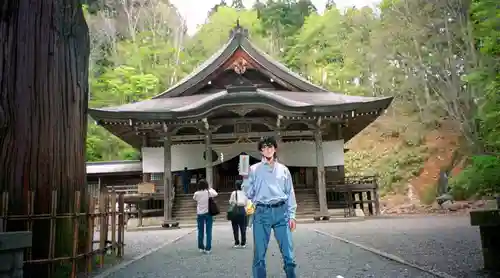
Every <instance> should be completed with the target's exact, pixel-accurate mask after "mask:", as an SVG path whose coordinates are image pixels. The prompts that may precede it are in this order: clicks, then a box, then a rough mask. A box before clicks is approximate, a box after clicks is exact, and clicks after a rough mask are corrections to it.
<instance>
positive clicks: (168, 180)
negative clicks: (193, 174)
mask: <svg viewBox="0 0 500 278" xmlns="http://www.w3.org/2000/svg"><path fill="white" fill-rule="evenodd" d="M172 193H173V192H172V138H171V136H170V134H169V133H166V134H165V137H164V139H163V225H162V227H164V228H170V227H176V226H178V222H177V221H175V220H173V219H172V204H173V198H172Z"/></svg>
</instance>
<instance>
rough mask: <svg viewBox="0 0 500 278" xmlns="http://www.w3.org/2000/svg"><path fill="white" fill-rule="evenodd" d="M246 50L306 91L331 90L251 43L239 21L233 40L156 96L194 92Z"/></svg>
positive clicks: (267, 68) (260, 63)
mask: <svg viewBox="0 0 500 278" xmlns="http://www.w3.org/2000/svg"><path fill="white" fill-rule="evenodd" d="M239 49H241V50H243V51H244V52H245V53H246V54H248V56H249V57H251V59H252V60H254V61H255V62H256V63H257V64H258V65H259V66H260V67H261V68H263V69H266V70H267V71H268V72H269V73H270V75H273V76H275V77H277V78H279V79H281V80H283V81H285V82H287V83H289V84H292V85H293V86H294V87H296V88H298V89H299V90H300V91H306V92H327V91H328V90H326V89H324V88H322V87H320V86H317V85H315V84H313V83H311V82H309V81H308V80H307V79H305V78H303V77H302V76H300V75H298V74H296V73H294V72H293V71H291V70H290V69H288V68H287V67H286V66H285V65H283V64H281V63H280V62H278V61H276V60H274V59H273V58H272V57H271V56H269V55H267V54H266V53H265V52H264V51H262V50H260V49H259V48H257V47H256V46H255V45H254V44H252V43H251V41H250V39H249V38H248V31H247V30H246V29H244V28H242V27H241V26H240V25H239V24H237V25H236V27H235V28H234V29H233V30H232V31H231V36H230V39H229V41H228V42H227V43H226V44H224V45H223V46H222V47H221V48H220V49H219V50H218V51H217V52H216V53H214V54H213V55H212V56H211V57H210V58H208V59H207V60H206V61H205V62H204V63H202V64H201V65H200V66H198V67H197V68H196V69H195V70H194V71H192V72H191V73H190V74H189V75H187V76H186V77H184V78H183V79H181V80H180V81H179V82H178V83H177V84H175V85H173V86H172V87H170V88H169V89H168V90H166V91H165V92H163V93H161V94H160V95H157V96H155V97H153V98H170V97H178V96H182V95H189V94H190V93H193V92H194V91H196V90H197V89H199V88H200V86H202V85H205V82H206V80H207V79H209V78H210V77H213V75H214V74H216V72H217V70H219V69H220V68H221V67H222V66H223V65H224V63H225V62H227V61H229V60H230V59H231V57H232V56H233V55H234V54H235V53H236V52H237V51H238V50H239Z"/></svg>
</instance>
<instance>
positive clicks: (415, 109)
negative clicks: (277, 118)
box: [84, 0, 500, 192]
mask: <svg viewBox="0 0 500 278" xmlns="http://www.w3.org/2000/svg"><path fill="white" fill-rule="evenodd" d="M155 1H156V2H158V1H159V2H162V3H163V4H164V5H163V6H161V5H158V6H154V7H153V6H148V5H143V6H141V5H139V7H135V6H134V7H130V9H129V10H130V11H132V12H135V13H134V14H133V15H132V18H128V20H125V21H123V19H124V18H125V19H127V15H123V14H122V15H120V16H116V14H117V13H118V12H119V11H120V10H119V9H116V7H114V6H109V5H108V6H106V5H103V3H108V1H102V0H96V1H92V3H89V5H88V6H85V7H84V12H85V16H86V19H87V20H88V22H89V26H90V29H91V44H92V51H91V63H90V71H91V72H90V77H91V79H90V85H91V99H90V105H91V107H103V106H111V105H114V106H116V105H122V104H125V103H130V102H136V101H141V100H144V99H149V98H151V97H152V96H154V95H157V94H158V93H161V92H162V91H165V90H166V89H167V88H169V87H170V86H172V85H173V84H175V83H176V82H178V81H179V80H180V79H181V78H183V77H184V76H186V75H187V74H188V73H189V72H191V71H192V70H193V69H194V68H195V67H196V66H198V65H200V64H201V63H202V62H203V61H204V60H205V59H207V58H209V57H210V56H211V55H213V54H214V53H215V52H216V51H217V50H218V49H219V48H220V47H221V46H222V45H223V44H224V43H226V42H227V40H228V38H229V33H230V31H231V29H232V28H233V27H234V25H235V23H236V21H237V20H239V22H240V24H241V25H242V26H244V27H245V28H247V29H249V34H250V36H251V40H252V42H253V43H254V44H256V45H257V46H258V47H259V48H261V49H262V50H264V51H265V52H267V53H269V54H270V55H271V56H273V58H275V59H277V60H280V61H282V62H284V63H285V64H286V65H287V66H289V67H291V68H292V69H294V70H295V71H297V72H298V73H300V74H302V75H303V76H305V77H306V78H308V79H309V80H311V81H312V82H314V83H317V84H319V85H321V86H323V87H325V88H327V89H329V90H331V91H338V92H342V93H347V94H351V95H363V96H377V95H386V96H394V97H395V99H396V101H395V104H394V105H393V107H395V106H397V107H398V109H394V110H393V114H394V115H393V118H394V119H397V120H394V125H393V126H391V130H384V131H381V133H384V134H385V135H388V136H389V137H392V138H395V137H398V138H400V139H399V140H400V141H402V142H401V144H399V147H397V148H395V149H391V150H387V151H386V152H385V153H382V154H379V155H374V154H373V153H372V152H371V151H369V150H365V151H358V150H354V151H351V152H349V153H348V154H347V155H346V170H347V171H350V172H352V173H355V174H378V175H380V177H381V186H382V187H383V189H384V190H385V191H386V192H388V191H394V190H395V191H398V190H402V188H403V187H402V185H405V184H406V182H407V180H408V179H409V178H411V177H412V176H414V175H416V174H418V173H419V171H420V167H421V166H422V164H423V161H424V160H425V158H426V156H427V150H426V149H425V148H424V147H423V146H422V145H423V143H424V138H425V132H427V131H428V130H429V129H433V128H436V127H438V126H439V125H440V122H441V121H442V120H443V118H445V117H446V118H448V119H449V120H452V121H454V122H455V123H456V126H457V130H460V131H461V132H462V134H463V135H464V138H466V139H467V140H466V141H467V142H469V143H470V142H473V143H474V144H476V145H477V147H476V149H475V152H476V153H478V152H485V151H486V152H497V153H498V152H500V112H499V111H500V94H498V92H499V91H500V85H499V84H500V81H499V77H498V72H499V71H500V67H499V62H498V61H499V59H498V57H499V55H498V54H499V45H498V40H499V38H498V35H499V30H500V28H498V17H499V14H498V13H499V11H498V9H496V8H495V7H496V5H497V4H496V2H497V1H494V0H473V1H472V6H471V7H470V9H469V7H467V6H460V5H462V4H463V3H464V2H463V1H461V2H460V3H458V2H456V3H455V2H454V3H455V4H457V5H446V3H445V2H440V1H431V2H429V1H425V0H383V1H382V2H381V3H380V5H379V9H380V14H376V13H375V12H374V11H372V10H371V9H369V8H366V7H365V8H351V9H347V10H346V11H345V12H344V13H342V12H340V11H339V10H338V9H337V7H336V6H335V1H328V2H327V9H326V11H325V13H324V14H322V15H319V14H317V12H316V7H314V5H313V4H312V2H311V1H310V0H287V1H276V0H269V1H256V2H255V4H254V5H253V7H252V8H249V9H243V8H242V1H239V0H238V1H236V0H235V1H231V2H228V1H220V3H219V4H217V5H215V6H214V8H213V9H212V10H211V11H210V12H209V17H208V19H207V20H206V22H205V23H204V24H203V25H202V26H200V28H199V31H198V32H197V33H196V34H195V35H194V36H192V37H189V36H187V35H186V34H185V26H183V25H182V24H181V23H182V22H183V21H182V19H179V18H175V17H176V16H178V13H177V12H176V11H175V8H174V7H173V6H172V5H170V4H169V3H168V1H166V0H155ZM155 1H153V2H155ZM156 2H155V3H156ZM165 3H167V4H165ZM228 4H229V5H233V7H230V6H229V5H228ZM458 4H460V5H458ZM160 6H161V7H163V8H162V9H160V8H158V7H160ZM96 7H97V8H96ZM469 10H470V19H471V20H468V17H467V15H465V16H463V15H464V11H469ZM449 16H451V17H452V18H448V17H449ZM157 19H158V20H157ZM109 26H111V27H112V28H109ZM114 29H116V30H117V31H116V32H115V31H113V30H114ZM127 32H128V33H127ZM471 46H474V47H471ZM462 63H463V72H460V73H457V71H456V68H457V65H458V64H462ZM450 72H454V73H456V74H455V75H453V74H452V76H451V77H450V74H449V73H450ZM400 107H404V109H402V108H401V109H399V108H400ZM415 117H417V118H418V119H415ZM89 122H90V123H89V131H88V139H87V146H88V148H87V156H88V159H89V160H111V159H129V158H133V159H136V158H137V157H138V153H137V151H136V150H133V149H132V148H131V147H130V146H128V145H127V144H126V143H123V142H121V141H120V140H119V139H117V138H116V137H114V136H112V135H111V134H110V133H109V132H107V131H106V130H104V129H103V128H101V127H99V126H97V125H95V124H94V123H92V121H89ZM413 123H418V124H413ZM471 169H472V168H471ZM474 169H477V170H478V171H479V169H480V168H477V167H476V168H474ZM469 171H472V170H469Z"/></svg>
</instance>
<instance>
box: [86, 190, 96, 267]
mask: <svg viewBox="0 0 500 278" xmlns="http://www.w3.org/2000/svg"><path fill="white" fill-rule="evenodd" d="M94 197H95V196H94V194H90V195H89V202H88V206H89V207H88V212H87V222H88V223H87V233H88V234H87V256H86V260H87V274H90V273H92V263H93V262H92V259H93V258H94V253H93V251H94V234H95V230H94V218H95V198H94Z"/></svg>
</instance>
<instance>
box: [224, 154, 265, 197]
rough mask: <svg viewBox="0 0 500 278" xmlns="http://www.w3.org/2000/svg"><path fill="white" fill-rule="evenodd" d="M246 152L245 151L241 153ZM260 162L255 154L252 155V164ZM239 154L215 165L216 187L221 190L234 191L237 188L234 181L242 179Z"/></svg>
mask: <svg viewBox="0 0 500 278" xmlns="http://www.w3.org/2000/svg"><path fill="white" fill-rule="evenodd" d="M241 154H245V153H241ZM257 162H259V160H258V159H256V158H255V157H253V156H250V165H253V164H255V163H257ZM238 163H239V155H237V156H235V157H233V158H231V159H229V160H227V161H224V162H223V163H221V164H219V165H216V166H214V188H215V189H216V190H217V191H219V192H232V191H233V190H235V185H234V183H235V182H236V180H238V179H241V176H240V175H239V173H238Z"/></svg>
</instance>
